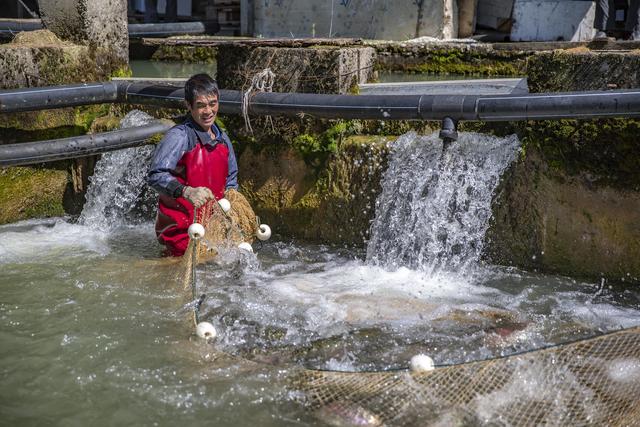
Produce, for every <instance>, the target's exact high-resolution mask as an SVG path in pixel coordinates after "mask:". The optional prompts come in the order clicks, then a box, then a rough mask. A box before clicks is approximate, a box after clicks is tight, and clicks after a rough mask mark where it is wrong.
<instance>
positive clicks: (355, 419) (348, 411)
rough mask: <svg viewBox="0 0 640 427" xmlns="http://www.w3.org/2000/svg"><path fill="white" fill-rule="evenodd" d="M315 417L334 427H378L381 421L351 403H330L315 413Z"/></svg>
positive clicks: (374, 415)
mask: <svg viewBox="0 0 640 427" xmlns="http://www.w3.org/2000/svg"><path fill="white" fill-rule="evenodd" d="M316 416H317V417H318V418H319V419H321V420H322V421H324V422H325V423H327V424H329V425H332V426H335V427H356V426H357V427H378V426H382V425H383V423H382V420H381V419H380V417H378V416H377V415H376V414H374V413H373V412H371V411H369V410H367V409H365V408H363V407H362V406H360V405H357V404H355V403H352V402H339V401H336V402H331V403H329V404H327V405H324V406H322V407H321V408H319V409H318V410H317V411H316Z"/></svg>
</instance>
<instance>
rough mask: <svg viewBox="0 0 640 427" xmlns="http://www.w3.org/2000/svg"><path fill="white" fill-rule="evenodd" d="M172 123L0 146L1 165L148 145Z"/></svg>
mask: <svg viewBox="0 0 640 427" xmlns="http://www.w3.org/2000/svg"><path fill="white" fill-rule="evenodd" d="M171 126H173V124H171V123H170V122H165V121H160V120H154V121H152V122H151V123H148V124H146V125H143V126H137V127H133V128H127V129H121V130H117V131H112V132H104V133H97V134H92V135H81V136H74V137H71V138H62V139H52V140H49V141H38V142H24V143H21V144H6V145H0V166H17V165H29V164H34V163H42V162H51V161H55V160H63V159H73V158H76V157H84V156H89V155H92V154H100V153H105V152H107V151H114V150H120V149H122V148H129V147H136V146H138V145H144V144H148V143H150V142H151V141H150V140H149V138H151V137H152V136H153V135H155V134H158V133H164V132H166V131H167V130H169V129H170V128H171Z"/></svg>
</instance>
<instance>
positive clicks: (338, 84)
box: [217, 46, 375, 93]
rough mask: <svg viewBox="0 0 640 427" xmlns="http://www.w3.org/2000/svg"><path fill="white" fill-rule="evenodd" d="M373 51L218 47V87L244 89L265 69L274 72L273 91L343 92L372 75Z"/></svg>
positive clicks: (326, 48) (365, 49) (332, 48)
mask: <svg viewBox="0 0 640 427" xmlns="http://www.w3.org/2000/svg"><path fill="white" fill-rule="evenodd" d="M374 61H375V50H374V49H373V48H369V47H348V48H347V47H344V48H343V47H317V48H273V47H258V48H255V47H242V46H233V47H226V46H221V47H219V48H218V75H217V80H218V83H219V84H220V87H222V88H224V89H236V90H247V89H248V88H249V87H250V86H251V79H252V78H253V76H255V75H256V74H258V73H260V72H261V71H263V70H264V69H265V68H270V69H271V71H273V72H274V73H275V82H274V86H273V91H274V92H298V93H347V92H348V91H349V90H350V89H351V88H352V87H354V86H355V85H358V84H360V83H366V82H367V80H368V79H369V78H370V76H371V73H372V72H373V64H374Z"/></svg>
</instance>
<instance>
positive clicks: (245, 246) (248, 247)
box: [238, 242, 253, 252]
mask: <svg viewBox="0 0 640 427" xmlns="http://www.w3.org/2000/svg"><path fill="white" fill-rule="evenodd" d="M238 249H242V250H243V251H247V252H253V247H251V245H250V244H249V243H247V242H242V243H240V244H239V245H238Z"/></svg>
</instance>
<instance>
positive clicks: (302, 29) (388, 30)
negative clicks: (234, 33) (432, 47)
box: [241, 0, 458, 40]
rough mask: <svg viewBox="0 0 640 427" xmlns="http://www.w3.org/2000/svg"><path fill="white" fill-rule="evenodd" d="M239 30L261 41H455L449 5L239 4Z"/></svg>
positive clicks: (399, 1)
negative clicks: (261, 38) (263, 38)
mask: <svg viewBox="0 0 640 427" xmlns="http://www.w3.org/2000/svg"><path fill="white" fill-rule="evenodd" d="M241 10H242V11H243V12H242V19H243V22H242V29H243V32H246V33H248V34H249V35H254V36H262V37H292V36H293V37H359V38H366V39H383V40H406V39H411V38H415V37H421V36H431V37H437V38H452V37H457V33H458V11H457V3H456V2H455V1H453V0H421V1H414V0H379V1H375V0H373V1H372V0H329V1H322V2H318V1H314V0H243V1H242V4H241Z"/></svg>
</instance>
